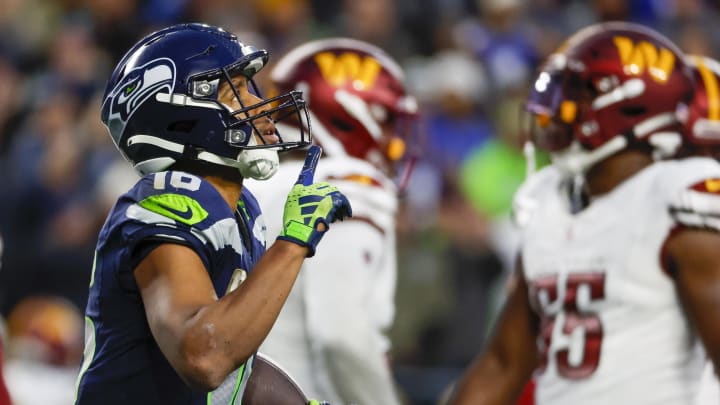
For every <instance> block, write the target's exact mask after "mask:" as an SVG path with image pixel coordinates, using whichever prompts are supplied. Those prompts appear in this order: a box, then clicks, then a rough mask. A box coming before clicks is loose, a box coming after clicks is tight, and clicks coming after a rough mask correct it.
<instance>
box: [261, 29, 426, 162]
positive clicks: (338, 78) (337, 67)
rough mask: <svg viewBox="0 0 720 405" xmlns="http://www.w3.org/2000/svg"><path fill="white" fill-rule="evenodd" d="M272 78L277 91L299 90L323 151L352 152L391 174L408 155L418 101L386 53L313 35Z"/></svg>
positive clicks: (282, 61)
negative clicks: (397, 164)
mask: <svg viewBox="0 0 720 405" xmlns="http://www.w3.org/2000/svg"><path fill="white" fill-rule="evenodd" d="M271 79H272V81H273V84H274V86H275V88H276V90H277V91H278V92H279V93H283V92H285V91H286V89H292V90H302V92H303V93H304V97H305V100H306V101H307V102H308V107H309V109H310V115H311V122H312V124H313V137H314V142H315V143H318V144H320V145H322V147H323V151H324V153H325V154H326V155H327V156H331V157H332V156H352V157H355V158H358V159H363V160H366V161H368V162H370V163H372V164H373V165H375V166H377V167H378V168H380V169H382V170H383V171H385V173H387V174H389V175H392V174H395V171H396V168H395V164H396V163H397V162H399V161H400V160H402V159H403V158H404V157H406V153H405V152H406V147H407V143H408V137H409V136H410V135H411V134H412V132H413V131H412V129H413V123H414V121H415V120H416V118H417V102H416V100H415V98H414V97H412V96H410V95H408V94H407V92H406V89H405V78H404V74H403V71H402V69H401V68H400V66H399V65H398V64H397V63H396V62H395V61H394V60H393V59H392V58H391V57H390V56H389V55H388V54H387V53H385V52H384V51H382V50H381V49H380V48H378V47H376V46H374V45H371V44H368V43H366V42H362V41H358V40H354V39H348V38H331V39H324V40H317V41H312V42H308V43H306V44H304V45H301V46H299V47H297V48H295V49H294V50H292V51H291V52H290V53H288V54H287V55H285V56H284V57H283V58H282V59H280V60H279V61H278V62H277V64H276V65H275V68H274V69H273V71H272V73H271Z"/></svg>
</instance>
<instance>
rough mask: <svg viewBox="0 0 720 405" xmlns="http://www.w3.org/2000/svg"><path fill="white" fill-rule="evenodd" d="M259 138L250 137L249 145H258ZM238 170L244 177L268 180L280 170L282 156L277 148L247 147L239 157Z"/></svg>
mask: <svg viewBox="0 0 720 405" xmlns="http://www.w3.org/2000/svg"><path fill="white" fill-rule="evenodd" d="M257 144H258V143H257V139H255V137H254V136H253V137H252V138H250V142H249V143H248V146H256V145H257ZM237 162H238V166H237V168H238V170H240V175H241V176H243V177H244V178H246V179H247V178H250V179H255V180H267V179H269V178H270V177H272V176H273V175H274V174H275V173H277V171H278V167H279V165H280V157H279V156H278V153H277V151H276V150H275V149H246V150H244V151H242V152H240V154H239V155H238V157H237Z"/></svg>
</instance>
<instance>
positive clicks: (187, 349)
mask: <svg viewBox="0 0 720 405" xmlns="http://www.w3.org/2000/svg"><path fill="white" fill-rule="evenodd" d="M306 254H307V250H306V248H304V247H301V246H298V245H296V244H294V243H290V242H284V241H278V242H277V243H275V244H274V245H273V247H271V248H270V249H268V251H267V252H266V253H265V255H263V257H262V258H261V259H260V261H259V262H258V264H257V266H256V267H255V268H254V269H253V271H252V273H250V275H249V276H248V278H247V280H246V281H245V282H244V283H243V284H242V285H241V286H240V287H239V288H237V289H236V290H235V291H233V292H232V293H230V294H227V295H226V296H225V297H223V298H222V299H220V300H218V301H216V302H215V303H213V304H212V305H208V306H206V307H204V308H202V309H201V310H200V311H198V313H197V314H196V315H195V316H194V317H193V318H191V319H189V320H188V322H187V330H186V334H185V338H184V339H183V342H182V352H183V354H184V355H183V357H184V358H185V359H186V363H187V364H189V365H190V366H191V367H190V369H191V370H195V373H196V374H198V375H200V377H201V378H200V379H201V380H205V381H206V382H204V383H203V384H204V385H209V386H213V385H215V384H217V385H219V384H220V383H222V381H223V380H224V378H225V376H227V375H228V374H229V373H230V372H232V371H233V370H235V369H237V368H238V367H239V366H240V365H242V364H243V363H244V362H245V361H246V360H247V359H248V358H249V357H250V356H252V355H253V354H254V353H255V352H256V351H257V349H258V347H259V346H260V343H262V341H263V340H264V339H265V337H266V336H267V334H268V332H269V331H270V329H271V328H272V325H273V323H274V322H275V320H276V318H277V316H278V314H279V312H280V309H281V308H282V306H283V304H284V303H285V300H286V299H287V296H288V294H289V292H290V290H291V288H292V285H293V283H294V282H295V279H296V277H297V274H298V272H299V270H300V266H301V265H302V262H303V260H304V259H305V255H306Z"/></svg>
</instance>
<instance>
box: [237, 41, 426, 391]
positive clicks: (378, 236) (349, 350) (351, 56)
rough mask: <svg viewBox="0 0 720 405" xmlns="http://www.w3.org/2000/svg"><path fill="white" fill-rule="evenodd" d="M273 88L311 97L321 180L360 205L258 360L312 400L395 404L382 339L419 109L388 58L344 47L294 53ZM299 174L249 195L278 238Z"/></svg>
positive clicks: (304, 279)
mask: <svg viewBox="0 0 720 405" xmlns="http://www.w3.org/2000/svg"><path fill="white" fill-rule="evenodd" d="M271 79H272V81H273V83H274V85H275V87H277V88H278V89H279V91H281V92H287V91H292V90H302V91H303V93H304V94H306V95H307V100H308V107H309V110H310V115H311V118H312V119H311V122H312V124H313V139H314V141H315V142H316V143H318V144H320V145H322V147H323V150H324V151H325V152H326V153H325V155H324V157H323V165H322V167H321V168H320V169H318V173H317V176H318V179H325V180H328V181H330V180H332V181H333V184H336V185H337V187H338V188H339V189H340V190H342V192H343V193H344V194H345V195H346V196H347V197H348V198H349V199H350V201H352V204H353V218H352V220H351V221H345V222H343V223H342V224H338V225H334V226H333V236H332V237H330V238H326V240H325V241H324V242H323V244H324V245H323V249H322V250H319V251H318V252H317V254H316V255H315V257H314V258H313V259H312V260H310V261H307V262H305V264H303V268H304V270H303V271H302V272H301V275H300V276H299V278H298V281H297V282H296V284H295V286H294V287H293V290H292V292H291V293H290V296H289V298H288V305H286V306H285V307H284V308H283V310H282V311H281V313H280V316H279V318H278V321H277V323H276V324H275V326H274V327H273V329H272V330H271V331H270V335H269V336H268V338H267V339H266V340H265V341H264V342H263V344H262V346H261V347H260V349H261V352H263V353H267V354H269V355H270V357H272V358H275V359H277V360H278V362H279V363H280V364H282V365H283V367H285V368H286V369H287V370H288V371H289V372H290V374H291V375H292V376H293V377H294V378H296V379H297V380H298V382H299V383H300V386H301V387H303V389H304V390H305V391H306V392H307V393H308V395H309V396H312V397H316V398H323V399H326V400H328V401H329V402H330V403H333V404H350V403H352V404H384V405H392V404H398V403H399V400H398V395H397V394H396V390H395V387H394V380H393V377H392V373H391V368H390V364H389V361H388V358H389V357H388V353H389V350H390V342H389V339H388V337H387V336H386V332H387V330H388V329H389V328H390V326H391V324H392V321H393V316H394V310H395V306H394V294H395V281H396V271H397V269H396V251H395V245H396V241H395V213H396V210H397V206H398V189H399V187H401V186H402V185H401V182H402V180H401V179H402V178H407V170H406V169H407V168H409V166H408V165H406V164H404V163H408V164H409V162H408V160H407V157H408V156H409V155H411V154H409V153H407V154H406V143H407V137H408V136H410V135H411V134H413V133H414V131H412V127H413V125H412V123H413V121H414V119H415V117H416V113H417V103H416V101H415V99H414V98H413V97H411V96H410V95H408V93H407V92H406V88H405V83H404V74H403V71H402V69H401V68H400V66H399V65H398V64H397V63H396V62H395V61H394V60H393V59H392V58H391V57H390V56H389V55H388V54H387V53H385V52H384V51H382V50H381V49H379V48H378V47H376V46H374V45H370V44H368V43H365V42H361V41H357V40H352V39H347V38H331V39H324V40H318V41H312V42H308V43H305V44H303V45H301V46H299V47H297V48H295V49H294V50H292V51H290V52H289V53H288V54H287V55H285V56H284V57H283V58H282V59H280V60H279V62H278V63H277V65H276V66H275V67H274V68H273V71H272V73H271ZM296 124H301V123H297V122H296ZM281 128H282V129H283V131H282V132H283V133H284V132H289V131H290V130H291V129H290V128H285V127H284V126H283V127H281ZM297 128H298V127H297V126H296V127H295V130H296V131H297V130H298V129H297ZM286 156H287V155H286ZM288 157H289V156H288ZM301 164H302V162H301V161H300V160H299V159H295V160H294V161H293V160H292V159H288V160H283V164H282V167H281V168H280V170H279V172H278V174H277V175H276V176H275V177H274V178H273V179H271V180H270V181H268V182H263V183H258V184H255V183H253V184H252V185H249V186H248V187H250V188H251V189H252V190H253V192H255V193H256V195H257V196H258V200H259V202H260V205H261V207H262V208H263V211H264V212H268V214H267V215H266V216H265V217H266V222H267V224H268V230H270V231H271V232H272V231H274V230H276V229H280V227H281V226H282V222H283V221H282V218H281V217H280V216H279V215H277V214H276V213H274V212H272V211H273V210H276V209H278V208H279V204H278V200H277V198H278V197H279V196H280V195H281V194H282V192H283V190H285V189H287V188H288V187H290V186H291V185H292V181H293V180H292V177H293V174H292V173H293V171H297V169H298V168H299V167H300V165H301ZM396 179H397V182H396V181H395V180H396Z"/></svg>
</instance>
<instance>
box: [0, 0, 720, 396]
mask: <svg viewBox="0 0 720 405" xmlns="http://www.w3.org/2000/svg"><path fill="white" fill-rule="evenodd" d="M0 10H2V12H1V13H0V185H1V187H2V193H1V197H0V235H2V238H3V241H4V252H3V256H2V270H1V271H0V312H1V313H2V315H3V317H5V318H6V319H7V333H8V334H9V338H10V342H11V343H12V342H13V341H17V342H20V343H19V344H17V345H12V344H11V345H10V348H11V349H12V350H10V353H9V356H10V358H9V359H8V360H9V367H12V364H14V363H13V362H20V363H21V362H22V361H24V360H26V359H27V357H38V356H36V355H30V354H29V353H33V351H35V352H37V350H39V349H38V346H37V345H38V343H31V344H29V343H27V342H28V341H29V340H30V339H28V336H32V337H34V338H36V340H37V338H39V340H40V341H41V342H44V343H43V344H46V345H48V347H49V349H43V350H45V351H48V352H49V353H45V355H44V356H42V358H41V360H42V361H43V362H44V363H45V365H47V366H48V367H50V368H48V369H47V370H45V372H47V373H49V374H47V375H48V376H51V377H52V376H54V374H52V372H54V371H58V372H60V371H62V372H63V373H64V374H63V375H65V376H66V377H63V378H67V381H71V380H72V376H73V375H74V373H75V370H76V369H77V365H78V362H79V356H80V350H79V347H81V346H82V341H81V340H82V330H81V328H82V320H81V319H82V317H81V313H82V310H83V309H84V306H85V301H86V294H87V285H88V282H89V275H90V271H91V266H92V259H93V248H94V243H95V240H96V237H97V232H98V230H99V228H100V227H101V226H102V223H103V221H104V219H105V215H106V213H107V211H108V209H109V208H110V206H111V204H113V203H114V201H115V198H116V197H117V196H118V195H119V194H121V193H122V192H124V191H125V190H127V189H128V188H129V187H130V186H131V185H132V184H133V183H134V181H135V179H136V178H135V175H134V173H133V172H132V171H131V170H130V168H129V165H127V164H126V163H125V162H124V161H122V160H121V158H120V154H119V153H117V151H116V150H115V147H114V146H113V145H112V143H111V141H110V137H109V136H108V134H107V133H106V131H105V129H104V127H103V126H102V125H101V123H100V120H99V111H98V110H99V106H100V100H99V96H100V95H101V94H102V92H103V90H104V87H105V80H106V79H107V77H108V76H109V73H110V69H111V68H112V67H113V65H114V64H115V63H116V62H117V61H118V60H119V58H120V56H121V55H122V54H123V52H124V51H125V50H127V49H128V48H129V47H130V46H131V45H132V44H133V43H134V42H135V41H137V40H138V39H139V38H141V37H142V36H143V35H144V34H146V33H148V32H150V31H153V30H155V29H157V28H160V27H163V26H166V25H169V24H173V23H177V22H206V23H210V24H216V25H220V26H223V27H225V28H226V29H228V30H230V31H233V32H234V33H236V34H237V35H238V36H239V37H240V40H241V41H243V42H247V43H251V44H253V45H255V46H257V47H264V48H266V49H268V50H269V51H270V52H271V54H274V55H276V59H277V57H278V56H279V55H282V54H283V52H285V51H287V50H289V49H290V48H292V47H294V46H295V45H298V44H300V43H302V42H304V41H306V40H309V39H315V38H321V37H327V36H347V37H352V38H358V39H362V40H365V41H368V42H371V43H374V44H376V45H378V46H380V47H382V48H384V49H385V50H386V51H387V52H389V53H390V54H391V55H393V56H394V57H395V58H396V59H397V60H398V61H399V62H400V64H401V65H402V66H403V67H404V68H405V70H406V73H407V79H408V84H409V87H410V90H411V91H412V92H413V93H414V94H415V95H416V96H417V97H418V99H419V101H420V103H421V109H422V113H423V118H422V125H421V128H422V132H423V134H424V136H423V137H422V140H421V142H419V146H420V147H421V148H422V151H423V154H422V159H421V161H420V163H419V164H418V166H417V168H416V170H415V172H414V176H413V178H412V181H411V184H410V187H409V189H408V191H407V194H406V196H405V198H404V201H403V210H402V214H401V217H400V223H399V235H400V240H399V248H400V252H399V262H400V263H399V264H400V274H399V280H398V291H397V317H396V322H395V326H394V328H393V330H392V331H391V336H392V339H393V342H394V349H393V361H394V366H395V371H396V376H397V378H398V381H399V384H400V386H401V389H402V390H403V392H404V394H405V397H406V399H407V403H409V404H421V405H422V404H433V403H435V401H436V400H437V398H438V396H439V395H440V392H441V391H442V390H443V389H444V388H445V387H446V386H447V385H448V384H449V383H450V382H451V381H452V380H453V379H455V378H456V377H457V376H458V375H459V373H460V372H461V371H462V369H463V368H464V367H465V366H466V365H467V364H468V363H469V361H470V360H471V359H472V357H473V356H474V354H475V353H477V352H478V351H479V350H480V349H481V348H482V346H483V342H484V339H485V336H486V333H487V331H488V329H489V328H488V325H489V324H490V323H491V322H492V319H493V316H494V315H495V313H496V310H497V308H498V306H499V305H500V304H501V303H502V300H503V297H504V293H503V291H504V282H505V278H506V275H507V274H508V272H509V270H508V269H509V267H510V265H511V261H512V257H513V254H514V250H515V234H514V232H513V228H512V226H511V224H510V221H509V211H510V202H511V198H512V194H513V192H514V191H515V189H516V188H517V187H518V185H519V184H520V183H521V182H522V180H523V178H524V177H525V158H524V156H523V154H522V139H521V136H520V130H519V125H518V116H519V115H518V114H519V110H520V109H521V106H522V101H523V97H524V95H525V91H526V86H527V83H528V80H529V79H531V76H532V74H533V72H534V70H535V69H536V67H537V65H538V63H539V62H540V61H542V59H543V58H544V57H545V56H546V55H548V54H549V53H550V52H552V51H553V50H554V49H555V48H556V47H557V46H558V45H559V44H560V42H561V41H562V39H563V38H564V37H566V36H568V35H569V34H571V33H572V32H574V31H575V30H577V29H579V28H581V27H583V26H586V25H588V24H591V23H594V22H598V21H605V20H626V21H635V22H640V23H644V24H647V25H650V26H652V27H654V28H656V29H658V30H659V31H660V32H662V33H664V34H665V35H667V36H668V37H670V39H672V40H674V41H676V43H677V44H678V45H679V46H680V47H681V48H682V49H683V50H685V51H686V52H688V53H697V54H704V55H708V56H711V57H718V56H719V55H718V53H719V52H720V48H719V47H718V45H720V24H717V21H718V18H717V17H718V12H719V11H720V6H719V5H718V2H717V1H709V0H705V1H703V0H628V1H624V0H588V1H585V0H576V1H573V0H56V1H50V0H0ZM266 77H267V73H265V74H262V73H261V74H260V75H259V76H258V78H259V79H260V80H261V81H262V78H266ZM537 160H538V162H539V164H543V163H544V162H546V161H547V158H546V157H544V156H541V155H538V156H537ZM22 342H25V343H22ZM28 347H30V348H29V349H28ZM35 360H37V359H34V361H35ZM17 370H20V371H17ZM28 370H30V371H28ZM33 370H34V369H28V368H27V367H25V368H23V367H16V371H14V372H10V373H9V375H8V379H10V380H12V381H10V382H11V383H13V382H16V384H17V385H16V386H18V387H20V383H22V382H23V381H25V380H23V379H24V378H25V379H29V378H30V377H29V376H31V375H32V376H33V377H32V382H33V383H32V384H29V385H30V387H31V388H32V387H33V386H34V387H35V390H36V395H37V390H38V388H37V387H40V386H42V385H41V384H40V385H38V377H37V376H38V375H39V374H38V372H37V371H33ZM48 370H50V371H48ZM23 373H25V374H23ZM53 378H55V381H59V380H58V377H57V376H55V377H53ZM51 379H52V378H49V379H48V381H50V380H51ZM63 381H65V380H63ZM28 382H30V381H28ZM55 385H58V387H56V388H50V387H49V386H47V387H46V388H43V390H47V391H49V392H51V391H52V389H57V390H58V393H57V394H55V395H54V398H56V401H55V402H52V399H47V401H49V402H42V401H37V397H35V399H34V400H30V402H23V401H24V400H23V399H22V398H16V401H17V402H18V403H19V404H22V403H45V404H50V403H59V404H62V403H70V402H71V401H72V396H70V397H69V398H70V399H62V400H57V398H58V397H59V398H66V396H64V395H65V392H64V391H63V390H68V388H69V389H70V393H72V392H73V390H74V384H73V386H72V387H66V385H67V384H57V383H56V384H55ZM11 388H12V387H11ZM61 391H62V392H61ZM19 396H21V395H20V394H17V395H16V397H19ZM64 401H67V402H64Z"/></svg>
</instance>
